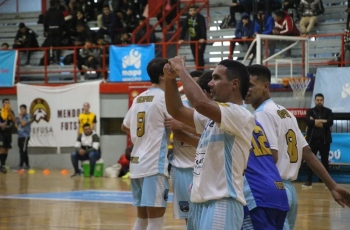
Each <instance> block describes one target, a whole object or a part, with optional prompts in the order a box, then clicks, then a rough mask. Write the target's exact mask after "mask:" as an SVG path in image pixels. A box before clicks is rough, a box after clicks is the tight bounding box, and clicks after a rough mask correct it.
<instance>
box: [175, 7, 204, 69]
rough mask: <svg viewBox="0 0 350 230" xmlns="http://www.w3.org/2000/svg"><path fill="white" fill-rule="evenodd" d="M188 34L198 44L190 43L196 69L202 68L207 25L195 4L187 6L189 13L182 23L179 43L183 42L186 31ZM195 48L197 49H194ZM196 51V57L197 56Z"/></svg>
mask: <svg viewBox="0 0 350 230" xmlns="http://www.w3.org/2000/svg"><path fill="white" fill-rule="evenodd" d="M187 32H188V33H189V34H190V40H191V41H198V42H199V44H198V46H196V44H195V43H191V45H190V46H191V51H192V55H193V58H194V59H195V61H197V62H196V66H197V70H200V69H203V68H204V51H205V46H206V43H205V42H206V40H207V25H206V21H205V18H204V16H203V15H201V14H200V13H197V8H196V6H194V5H192V6H191V7H190V8H189V15H188V16H187V18H186V20H185V23H184V25H183V28H182V31H181V36H180V40H179V44H182V43H183V42H184V39H185V36H186V33H187ZM196 48H197V49H196ZM197 53H198V57H197Z"/></svg>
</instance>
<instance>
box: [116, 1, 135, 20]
mask: <svg viewBox="0 0 350 230" xmlns="http://www.w3.org/2000/svg"><path fill="white" fill-rule="evenodd" d="M134 8H135V5H134V2H133V1H132V0H119V1H118V5H117V6H116V9H114V8H113V10H114V12H115V13H116V14H117V15H118V17H119V18H120V20H121V21H125V19H126V16H127V11H128V9H134Z"/></svg>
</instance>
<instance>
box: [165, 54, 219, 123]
mask: <svg viewBox="0 0 350 230" xmlns="http://www.w3.org/2000/svg"><path fill="white" fill-rule="evenodd" d="M184 61H185V60H184V58H181V57H175V58H172V59H170V60H169V64H170V65H167V66H168V68H169V71H175V72H176V73H177V75H178V76H179V77H180V79H181V81H182V84H183V87H184V91H185V94H186V96H187V98H188V100H189V101H190V103H191V105H192V107H193V108H194V109H195V110H196V111H197V112H198V113H200V114H202V115H204V116H205V117H208V118H210V119H211V120H213V121H215V122H216V123H221V110H220V108H219V105H218V104H217V103H216V102H214V101H211V100H209V98H208V97H207V96H206V95H205V94H204V92H203V90H202V89H201V88H200V87H199V85H198V84H197V82H195V81H194V80H193V78H192V77H191V75H190V74H189V73H188V71H187V70H186V68H185V65H184ZM174 84H175V83H174ZM174 86H175V85H174ZM176 91H177V89H176ZM177 95H178V98H177V100H178V102H179V103H181V105H182V102H181V99H180V94H179V93H178V92H177ZM169 99H171V98H169ZM173 100H174V99H173ZM174 106H175V105H174ZM182 106H183V105H182ZM168 111H169V109H168ZM191 111H192V110H191ZM174 118H175V117H174ZM175 119H176V120H179V119H177V118H175ZM179 121H181V122H183V123H185V124H187V123H186V122H184V121H183V120H179Z"/></svg>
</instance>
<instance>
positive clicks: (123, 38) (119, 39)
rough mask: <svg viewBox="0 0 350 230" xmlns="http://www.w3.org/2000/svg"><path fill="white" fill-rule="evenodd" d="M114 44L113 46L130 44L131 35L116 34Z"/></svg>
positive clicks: (124, 33)
mask: <svg viewBox="0 0 350 230" xmlns="http://www.w3.org/2000/svg"><path fill="white" fill-rule="evenodd" d="M114 44H115V45H128V44H132V41H131V35H130V34H129V33H126V32H123V33H120V34H118V35H117V36H116V38H115V41H114Z"/></svg>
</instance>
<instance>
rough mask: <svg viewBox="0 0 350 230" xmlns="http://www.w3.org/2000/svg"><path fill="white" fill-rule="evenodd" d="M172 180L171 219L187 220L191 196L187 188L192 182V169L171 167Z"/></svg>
mask: <svg viewBox="0 0 350 230" xmlns="http://www.w3.org/2000/svg"><path fill="white" fill-rule="evenodd" d="M170 174H171V178H172V180H173V190H174V196H173V217H174V219H185V218H188V214H189V210H190V198H191V194H190V191H189V189H188V188H189V186H190V184H191V183H192V181H193V168H177V167H174V166H171V171H170Z"/></svg>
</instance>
